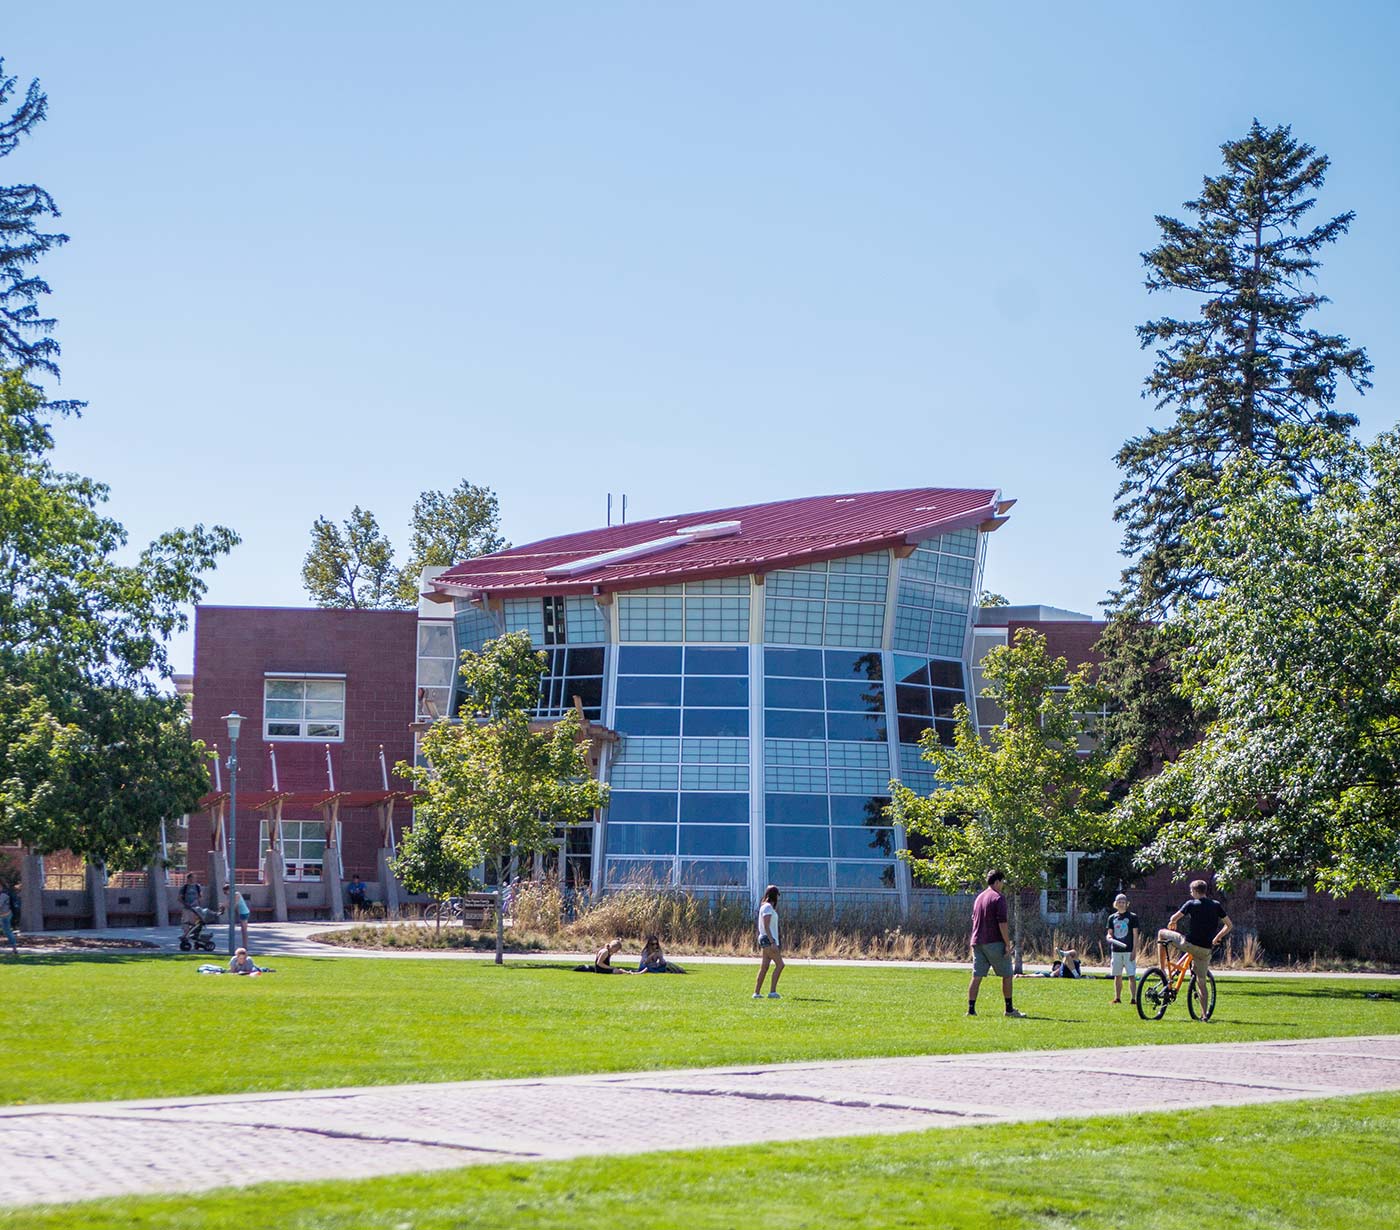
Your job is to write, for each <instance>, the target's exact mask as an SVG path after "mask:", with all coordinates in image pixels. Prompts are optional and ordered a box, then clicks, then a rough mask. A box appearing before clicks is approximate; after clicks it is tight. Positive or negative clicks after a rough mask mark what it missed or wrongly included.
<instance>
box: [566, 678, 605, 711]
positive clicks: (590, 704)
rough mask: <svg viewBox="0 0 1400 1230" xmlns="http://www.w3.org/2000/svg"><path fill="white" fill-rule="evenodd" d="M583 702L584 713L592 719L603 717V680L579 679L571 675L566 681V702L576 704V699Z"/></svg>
mask: <svg viewBox="0 0 1400 1230" xmlns="http://www.w3.org/2000/svg"><path fill="white" fill-rule="evenodd" d="M575 696H577V697H578V698H579V700H581V701H583V709H584V712H585V713H587V714H589V715H590V716H592V717H601V716H602V710H603V681H602V680H601V679H579V678H577V677H575V676H573V675H570V676H569V677H568V678H567V679H566V680H564V700H565V702H566V703H567V704H570V705H572V704H573V703H574V697H575Z"/></svg>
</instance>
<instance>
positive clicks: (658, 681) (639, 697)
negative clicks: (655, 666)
mask: <svg viewBox="0 0 1400 1230" xmlns="http://www.w3.org/2000/svg"><path fill="white" fill-rule="evenodd" d="M617 703H618V704H619V705H669V706H670V707H672V708H676V707H678V706H679V705H680V703H681V681H680V677H679V676H678V675H669V676H668V675H624V676H622V677H621V678H620V679H619V680H618V681H617Z"/></svg>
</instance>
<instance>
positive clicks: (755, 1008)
mask: <svg viewBox="0 0 1400 1230" xmlns="http://www.w3.org/2000/svg"><path fill="white" fill-rule="evenodd" d="M197 964H198V960H197V959H196V958H194V957H172V956H150V955H141V956H135V955H133V956H98V957H78V956H52V957H26V958H24V959H23V960H21V961H18V962H11V961H9V960H3V959H0V1002H3V1003H4V1005H5V1012H6V1021H5V1024H6V1032H7V1036H8V1037H9V1039H10V1042H11V1045H10V1046H8V1047H6V1051H5V1062H4V1064H3V1065H0V1103H17V1102H28V1103H39V1102H55V1101H86V1100H95V1099H106V1098H136V1097H157V1096H165V1095H171V1094H179V1095H187V1094H202V1093H234V1092H240V1091H245V1090H276V1089H313V1088H318V1087H332V1086H346V1085H374V1084H393V1083H401V1082H411V1081H447V1080H468V1079H475V1078H485V1077H513V1076H538V1075H548V1074H562V1073H571V1072H603V1071H626V1070H629V1069H646V1068H660V1067H692V1066H693V1067H700V1066H704V1065H707V1064H735V1063H763V1062H780V1061H784V1060H799V1059H839V1058H845V1057H850V1056H863V1055H911V1054H924V1053H935V1052H937V1053H952V1052H959V1051H990V1050H1010V1049H1017V1048H1041V1049H1043V1048H1051V1047H1072V1046H1094V1045H1112V1044H1133V1043H1142V1042H1181V1041H1200V1040H1203V1039H1206V1038H1208V1039H1209V1040H1210V1041H1212V1042H1224V1041H1243V1040H1250V1039H1261V1038H1295V1037H1310V1036H1317V1035H1323V1034H1362V1033H1387V1032H1397V1031H1400V998H1386V999H1375V1000H1373V999H1367V998H1366V997H1365V996H1366V993H1367V992H1368V991H1369V992H1372V993H1375V992H1381V993H1383V994H1386V995H1398V996H1400V987H1397V985H1396V984H1395V983H1394V982H1391V983H1385V982H1381V981H1374V982H1372V981H1361V980H1337V979H1333V980H1328V979H1326V978H1319V979H1308V980H1299V979H1278V980H1272V981H1271V980H1264V979H1257V978H1248V979H1243V978H1242V979H1237V980H1230V979H1229V978H1225V979H1222V980H1221V985H1220V996H1219V1000H1220V1002H1219V1008H1218V1011H1217V1020H1216V1021H1215V1022H1213V1023H1212V1024H1210V1025H1197V1024H1195V1023H1194V1022H1192V1021H1191V1020H1190V1019H1189V1018H1188V1017H1187V1014H1186V1008H1185V1005H1184V1004H1178V1005H1175V1006H1173V1008H1172V1009H1171V1010H1170V1011H1169V1013H1168V1016H1167V1019H1166V1020H1165V1021H1162V1022H1157V1023H1145V1022H1143V1021H1140V1020H1139V1019H1138V1018H1137V1015H1136V1012H1135V1011H1134V1009H1132V1008H1131V1007H1130V1006H1129V1005H1128V1004H1127V1003H1126V1002H1125V1003H1123V1004H1121V1005H1118V1006H1116V1007H1115V1006H1111V1005H1110V1004H1109V1002H1108V1001H1109V999H1110V998H1111V987H1112V984H1111V983H1109V982H1106V981H1100V980H1085V981H1081V982H1065V981H1059V980H1050V979H1022V980H1020V981H1019V982H1018V983H1017V1003H1018V1005H1019V1006H1020V1007H1021V1008H1022V1009H1023V1010H1025V1011H1026V1012H1028V1013H1029V1014H1030V1016H1031V1019H1030V1020H1025V1021H1009V1020H1006V1019H1005V1018H1003V1017H1002V1015H1001V1003H1000V997H999V995H998V994H997V992H998V990H999V988H998V987H997V986H996V985H995V983H993V984H990V985H987V986H985V987H984V988H983V997H982V1006H983V1013H984V1015H982V1016H979V1017H977V1018H976V1019H974V1020H968V1019H967V1018H966V1017H965V1016H964V1015H963V1006H964V1003H965V999H964V996H965V988H966V976H965V975H964V974H962V973H960V972H958V971H954V970H936V969H900V968H891V967H888V966H885V967H882V966H878V965H871V966H863V967H836V966H815V965H811V966H803V965H802V964H801V963H798V962H794V963H793V964H791V965H790V966H789V968H788V972H787V974H786V975H785V976H784V982H783V986H782V989H783V991H784V994H785V998H783V999H782V1000H778V1001H769V1000H766V999H765V1000H761V1001H756V1000H752V999H750V998H749V995H750V992H751V990H752V986H753V982H752V979H753V972H754V971H753V969H752V968H749V967H736V966H732V965H701V966H697V967H695V970H694V972H692V973H691V974H690V975H688V976H687V977H683V978H681V977H651V976H646V977H641V976H633V977H629V978H624V977H612V978H599V977H595V976H592V975H584V974H574V973H572V972H569V971H568V969H567V968H566V967H562V966H557V965H546V964H544V963H541V962H538V961H531V960H529V959H525V958H522V959H517V960H514V961H511V962H509V963H507V965H506V966H504V967H503V968H497V967H496V966H494V965H491V964H490V963H488V962H478V961H432V960H424V961H418V960H406V959H383V960H380V959H370V958H365V959H345V958H329V957H327V958H301V959H295V958H288V959H279V960H278V961H277V962H276V965H277V971H278V972H277V973H275V974H270V975H268V976H266V977H263V978H254V979H249V978H235V977H232V976H229V975H224V976H221V977H207V976H202V975H199V974H196V973H195V966H196V965H197Z"/></svg>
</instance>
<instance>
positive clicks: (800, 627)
mask: <svg viewBox="0 0 1400 1230" xmlns="http://www.w3.org/2000/svg"><path fill="white" fill-rule="evenodd" d="M889 570H890V557H889V554H888V552H885V551H875V552H872V553H870V554H869V555H854V556H848V557H847V558H845V559H836V560H831V561H830V562H823V563H820V564H801V565H799V566H798V567H796V568H783V569H779V570H778V571H776V572H773V573H771V574H770V575H769V577H768V580H767V584H766V586H765V588H766V590H767V593H766V595H765V606H764V633H763V639H764V640H765V641H769V642H778V643H780V644H789V645H878V644H879V643H880V639H881V636H882V635H883V632H884V627H885V582H886V578H887V577H888V576H889Z"/></svg>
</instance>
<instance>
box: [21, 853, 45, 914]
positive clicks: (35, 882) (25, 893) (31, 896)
mask: <svg viewBox="0 0 1400 1230" xmlns="http://www.w3.org/2000/svg"><path fill="white" fill-rule="evenodd" d="M21 874H22V878H23V888H22V892H21V896H20V902H19V925H20V929H21V930H23V931H42V930H43V929H44V856H43V855H42V854H26V855H25V856H24V870H23V872H22V873H21Z"/></svg>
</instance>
